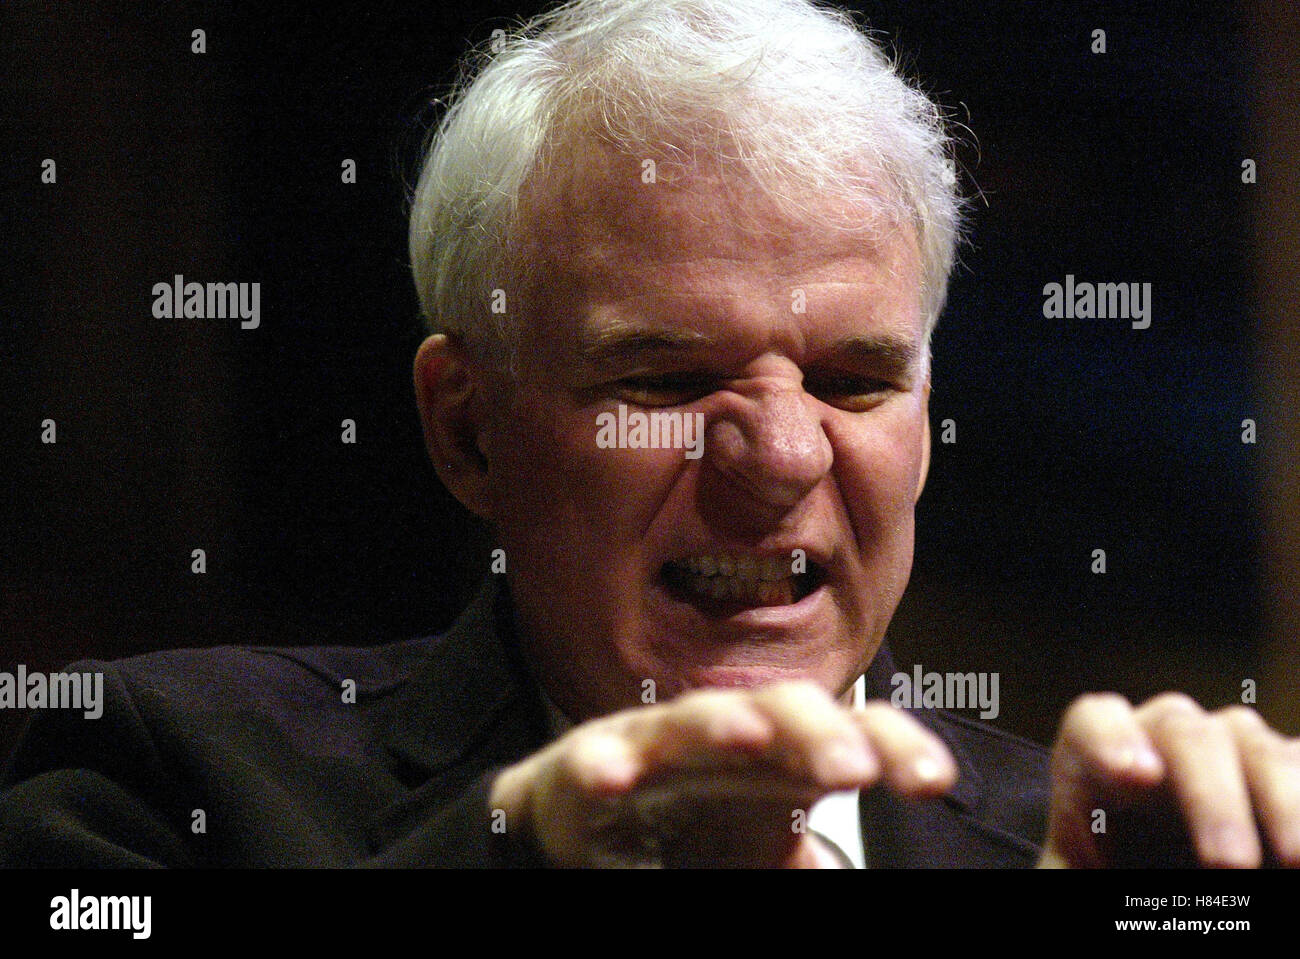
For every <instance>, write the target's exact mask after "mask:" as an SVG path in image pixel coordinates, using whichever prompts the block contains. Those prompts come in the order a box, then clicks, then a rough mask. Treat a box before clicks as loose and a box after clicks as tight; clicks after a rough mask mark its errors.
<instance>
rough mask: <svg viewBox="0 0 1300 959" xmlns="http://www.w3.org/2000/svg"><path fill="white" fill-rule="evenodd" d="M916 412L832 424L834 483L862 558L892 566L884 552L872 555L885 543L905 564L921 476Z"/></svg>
mask: <svg viewBox="0 0 1300 959" xmlns="http://www.w3.org/2000/svg"><path fill="white" fill-rule="evenodd" d="M921 415H923V414H918V412H917V411H915V410H909V409H900V410H898V411H891V412H890V414H889V415H882V416H880V417H878V418H877V419H875V420H866V419H863V420H853V421H843V422H841V423H839V424H837V426H838V428H837V429H835V432H834V435H833V436H832V438H831V442H832V444H833V446H834V449H835V464H836V465H835V471H836V478H837V484H838V486H839V489H840V491H841V495H842V496H843V499H844V506H845V509H846V510H847V512H848V515H849V520H850V522H851V523H852V524H853V529H854V533H855V536H856V538H857V541H858V542H859V543H860V544H862V545H863V547H864V549H863V556H862V560H863V562H864V564H868V565H870V564H871V563H872V561H873V560H879V561H885V562H888V563H891V564H892V563H893V562H895V561H897V560H898V559H899V557H896V556H893V555H892V554H890V553H889V552H884V553H879V554H873V553H870V552H869V551H868V550H867V549H866V547H867V545H868V544H872V545H874V546H875V547H876V548H877V549H879V548H880V547H881V546H884V545H886V544H889V545H895V546H897V547H899V548H905V549H906V550H907V553H908V556H907V557H906V559H907V560H908V562H909V563H910V553H911V543H912V528H913V518H914V513H913V510H914V505H915V497H916V486H917V483H918V481H919V479H920V475H921V464H922V451H923V435H924V434H923V428H924V420H923V419H921V418H920V417H921Z"/></svg>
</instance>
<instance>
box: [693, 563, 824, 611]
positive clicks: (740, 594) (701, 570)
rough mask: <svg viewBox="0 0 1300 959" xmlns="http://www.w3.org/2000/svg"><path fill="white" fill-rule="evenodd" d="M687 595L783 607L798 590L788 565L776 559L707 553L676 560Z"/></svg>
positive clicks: (791, 600)
mask: <svg viewBox="0 0 1300 959" xmlns="http://www.w3.org/2000/svg"><path fill="white" fill-rule="evenodd" d="M675 565H676V567H677V568H678V569H679V570H680V571H682V573H684V574H686V575H683V576H682V577H681V578H680V579H679V582H682V583H684V585H685V586H686V588H687V589H688V590H690V592H692V593H695V594H696V595H697V596H704V597H708V598H712V599H715V600H733V601H736V602H739V603H744V604H747V605H750V606H784V605H788V604H790V603H793V602H794V601H795V597H796V594H797V592H798V587H797V585H796V577H795V575H794V574H793V572H792V571H791V568H790V563H789V561H787V560H786V559H784V558H782V557H777V556H766V557H763V558H761V559H760V558H758V557H755V556H731V555H727V554H725V553H706V554H703V555H700V556H691V557H687V558H684V559H680V560H677V561H676V564H675Z"/></svg>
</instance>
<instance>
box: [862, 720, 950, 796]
mask: <svg viewBox="0 0 1300 959" xmlns="http://www.w3.org/2000/svg"><path fill="white" fill-rule="evenodd" d="M853 716H854V717H855V719H856V721H857V724H858V727H859V728H860V729H861V730H862V731H863V733H864V734H865V735H866V736H867V740H868V742H869V743H870V744H871V748H872V750H873V752H875V754H876V755H877V756H878V757H879V759H880V765H881V770H882V773H883V775H884V777H885V780H886V781H887V782H888V783H889V785H890V786H891V787H893V789H894V790H895V791H896V792H898V793H900V794H902V795H905V796H912V797H915V798H918V799H920V798H930V797H933V796H940V795H942V794H943V793H945V792H947V791H948V790H949V789H951V788H952V786H953V784H954V783H955V782H956V781H957V763H956V760H954V759H953V758H952V753H951V752H949V751H948V747H947V745H946V744H945V743H944V741H943V740H942V739H940V738H939V737H938V736H936V735H935V734H934V733H932V732H930V730H928V729H926V728H925V727H924V726H923V725H921V723H919V722H918V721H917V720H916V719H914V718H913V717H911V716H909V715H907V713H905V712H903V711H902V710H900V709H896V708H895V707H893V706H891V705H889V704H888V703H886V702H880V701H877V702H870V703H867V704H866V706H865V707H863V708H862V709H860V710H855V711H854V713H853Z"/></svg>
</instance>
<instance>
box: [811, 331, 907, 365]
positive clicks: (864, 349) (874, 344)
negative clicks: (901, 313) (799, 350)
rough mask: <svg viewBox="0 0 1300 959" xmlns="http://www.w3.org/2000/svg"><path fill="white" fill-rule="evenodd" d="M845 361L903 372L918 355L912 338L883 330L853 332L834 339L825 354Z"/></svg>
mask: <svg viewBox="0 0 1300 959" xmlns="http://www.w3.org/2000/svg"><path fill="white" fill-rule="evenodd" d="M824 355H826V356H832V357H839V358H842V359H844V360H848V361H855V362H858V363H866V364H870V365H871V366H874V367H877V368H879V369H881V370H882V371H883V372H887V373H899V374H902V373H906V372H907V371H908V370H910V369H911V368H912V366H913V364H915V363H916V362H917V361H918V360H919V359H920V357H921V346H920V344H919V343H917V342H916V341H915V340H911V339H904V338H902V337H897V336H891V335H889V334H883V335H878V336H853V337H849V338H848V339H846V340H840V341H839V342H838V343H835V344H834V345H833V346H831V348H830V349H829V350H827V351H826V353H825V354H824Z"/></svg>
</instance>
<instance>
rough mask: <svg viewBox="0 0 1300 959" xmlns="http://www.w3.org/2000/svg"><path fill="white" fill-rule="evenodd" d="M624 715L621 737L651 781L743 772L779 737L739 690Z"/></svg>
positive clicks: (692, 695)
mask: <svg viewBox="0 0 1300 959" xmlns="http://www.w3.org/2000/svg"><path fill="white" fill-rule="evenodd" d="M622 715H623V721H622V723H621V726H620V727H619V730H620V734H621V735H623V736H624V737H625V738H626V739H627V740H628V741H629V742H630V743H631V744H632V745H633V748H635V749H636V750H637V752H638V755H639V759H640V762H641V765H642V767H643V769H644V771H645V774H646V775H648V776H658V777H662V776H664V775H671V774H674V773H678V772H682V771H689V770H695V769H705V770H708V769H718V770H725V769H734V768H739V767H743V766H746V765H749V764H751V763H753V762H754V759H755V757H758V756H761V755H763V754H764V752H765V751H766V750H767V749H768V748H769V747H770V745H771V743H772V741H773V738H774V735H775V730H774V729H773V727H772V724H771V723H770V722H769V721H768V720H767V719H766V717H765V716H764V715H763V714H762V712H761V711H760V710H758V709H757V708H755V706H754V704H753V702H752V701H751V697H750V696H749V695H748V694H747V693H745V692H742V691H737V690H716V689H702V690H694V691H692V692H689V693H685V694H684V695H682V696H679V697H677V698H676V699H674V700H673V701H672V702H670V703H665V704H663V705H660V706H654V707H651V708H648V709H641V710H634V711H631V712H630V713H626V714H622Z"/></svg>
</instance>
